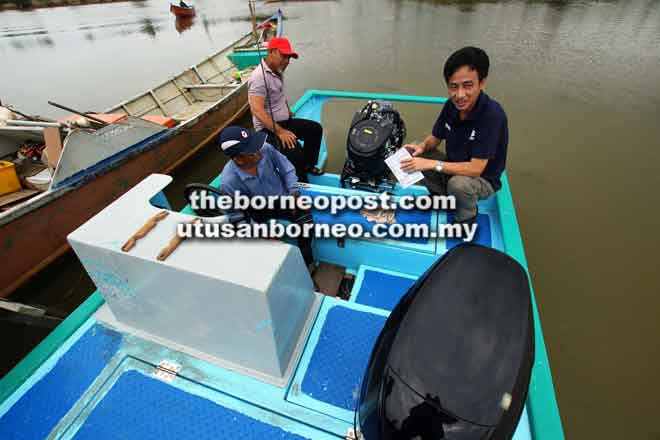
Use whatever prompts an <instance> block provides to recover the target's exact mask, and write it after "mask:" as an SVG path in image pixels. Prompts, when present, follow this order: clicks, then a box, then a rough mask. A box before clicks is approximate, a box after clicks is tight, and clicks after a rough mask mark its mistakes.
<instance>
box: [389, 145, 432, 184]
mask: <svg viewBox="0 0 660 440" xmlns="http://www.w3.org/2000/svg"><path fill="white" fill-rule="evenodd" d="M407 157H412V156H411V155H410V152H409V151H408V150H406V149H405V148H404V147H401V148H399V149H398V150H397V151H396V152H395V153H394V154H393V155H391V156H390V157H388V158H387V159H385V164H387V166H388V167H390V169H391V170H392V172H393V173H394V177H396V180H398V181H399V183H400V184H401V186H402V187H403V188H408V187H409V186H410V185H414V184H415V183H417V182H419V181H420V180H422V179H423V178H424V175H423V174H422V172H421V171H413V172H412V173H406V172H405V171H403V170H402V169H401V161H402V160H403V159H405V158H407Z"/></svg>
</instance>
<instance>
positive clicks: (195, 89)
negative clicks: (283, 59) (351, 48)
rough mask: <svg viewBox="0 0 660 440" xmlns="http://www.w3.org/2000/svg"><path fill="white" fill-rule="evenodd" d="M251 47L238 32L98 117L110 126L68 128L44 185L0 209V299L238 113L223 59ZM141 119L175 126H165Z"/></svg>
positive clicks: (241, 90)
mask: <svg viewBox="0 0 660 440" xmlns="http://www.w3.org/2000/svg"><path fill="white" fill-rule="evenodd" d="M254 43H255V41H254V37H253V35H252V33H249V34H246V35H245V36H243V37H241V38H239V39H238V40H237V41H235V42H233V43H232V44H230V45H228V46H227V47H226V48H224V49H222V50H220V51H218V52H217V53H215V54H213V55H211V56H209V57H208V58H206V59H205V60H203V61H202V62H200V63H198V64H196V65H195V66H193V67H191V68H190V69H187V70H185V71H184V72H182V73H180V74H179V75H177V76H175V77H174V78H171V79H169V80H167V81H165V82H163V83H161V84H158V85H157V86H155V87H153V88H151V89H149V90H147V91H145V92H144V93H141V94H139V95H138V96H136V97H134V98H131V99H129V100H126V101H124V102H121V103H120V104H118V105H116V106H113V107H111V108H109V109H108V110H106V111H105V112H104V114H105V115H114V116H112V118H111V120H117V122H113V123H111V124H109V125H107V126H105V127H103V128H101V129H98V130H92V131H90V130H88V129H75V130H72V131H71V132H70V133H69V134H68V135H67V137H66V138H65V139H64V140H63V141H62V144H63V150H62V156H61V157H60V160H59V162H58V164H57V167H56V169H55V170H54V172H53V176H52V182H51V184H50V187H49V188H48V189H47V190H46V191H43V192H41V193H39V194H38V195H36V196H34V197H32V198H30V199H28V200H25V201H22V202H21V203H18V204H16V205H14V206H12V207H11V209H9V210H6V211H4V212H0V261H2V262H3V269H2V271H0V297H6V296H8V295H9V294H10V293H11V292H12V291H14V290H15V289H16V288H17V287H19V286H20V285H21V284H23V283H24V282H25V281H27V280H28V279H29V278H30V277H32V276H33V275H34V274H36V273H37V272H39V271H40V270H41V269H43V268H44V267H45V266H47V265H48V264H50V263H51V262H52V261H53V260H54V259H56V258H57V257H58V256H60V255H62V254H63V253H65V252H66V251H67V250H68V249H69V245H68V244H67V242H66V235H67V234H69V233H70V232H71V231H73V230H74V229H76V228H77V227H78V226H80V225H81V224H82V223H84V222H85V221H87V220H88V219H89V218H91V217H92V216H93V215H94V214H96V213H97V212H99V211H100V210H101V209H102V208H103V207H105V206H107V205H108V204H109V203H111V202H112V201H113V200H115V199H116V198H117V197H119V196H120V195H122V194H123V193H125V192H126V191H127V190H128V189H130V188H131V187H133V186H134V185H135V184H137V183H138V182H139V181H140V180H142V179H143V178H144V177H145V176H148V175H149V174H151V173H155V172H159V173H169V172H171V171H172V170H174V169H176V168H177V167H178V166H179V165H181V164H182V163H183V162H185V161H186V160H187V159H188V158H190V157H191V156H192V155H194V154H195V153H196V152H197V151H199V150H200V149H201V148H202V147H203V146H204V145H206V144H207V143H208V142H209V141H211V140H212V139H214V138H215V136H216V135H217V134H218V133H219V132H220V130H222V128H223V127H225V126H226V125H228V124H230V123H231V122H232V121H234V120H235V119H237V118H238V117H240V116H241V115H242V114H244V113H245V112H246V111H247V109H248V105H247V84H246V81H245V80H246V78H247V75H248V74H249V71H240V70H238V69H237V68H236V67H235V66H234V65H233V64H232V63H231V61H229V59H228V58H227V55H228V54H231V53H232V52H233V50H234V48H235V47H242V46H245V45H249V44H254ZM122 118H123V120H122ZM144 118H151V119H152V120H153V119H163V118H164V119H167V120H170V121H172V120H173V121H174V123H175V124H176V125H175V126H174V127H172V128H166V127H163V126H160V125H157V124H154V123H152V122H150V121H147V120H144ZM2 129H6V130H5V131H7V130H9V128H6V127H0V130H2ZM13 133H14V132H13V131H12V134H13ZM0 138H2V133H0ZM17 148H18V145H16V146H15V147H14V151H15V150H16V149H17ZM3 153H4V154H6V153H7V150H6V149H5V150H4V151H3Z"/></svg>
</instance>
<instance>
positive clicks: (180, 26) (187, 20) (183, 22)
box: [174, 17, 206, 34]
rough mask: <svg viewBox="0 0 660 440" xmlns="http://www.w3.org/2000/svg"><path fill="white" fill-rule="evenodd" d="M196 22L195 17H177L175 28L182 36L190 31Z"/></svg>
mask: <svg viewBox="0 0 660 440" xmlns="http://www.w3.org/2000/svg"><path fill="white" fill-rule="evenodd" d="M194 21H195V17H176V19H175V20H174V28H175V29H176V31H177V32H178V33H180V34H181V33H183V32H185V31H187V30H188V29H190V27H191V26H192V25H193V23H194ZM203 21H204V20H203ZM204 27H206V26H204Z"/></svg>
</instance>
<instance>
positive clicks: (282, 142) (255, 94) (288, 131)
mask: <svg viewBox="0 0 660 440" xmlns="http://www.w3.org/2000/svg"><path fill="white" fill-rule="evenodd" d="M291 58H296V59H297V58H298V54H297V53H296V52H294V51H293V49H292V48H291V43H289V40H287V39H286V38H283V37H275V38H273V39H271V40H270V41H269V42H268V55H266V57H265V58H264V59H263V60H262V61H261V65H260V66H257V68H256V69H254V71H253V72H252V74H251V75H250V78H249V79H248V103H249V104H250V110H251V111H252V122H253V124H254V128H255V130H257V131H263V132H264V133H266V134H267V135H268V142H269V143H270V144H272V145H275V146H276V147H277V148H278V149H279V150H280V151H281V152H282V153H283V154H284V155H285V156H286V157H287V158H288V159H289V161H290V162H291V163H292V164H293V165H294V167H295V168H296V174H297V175H298V179H299V180H300V181H301V182H307V173H310V174H314V175H319V174H323V171H321V170H319V169H318V168H317V167H316V163H317V161H318V157H319V149H320V147H321V137H322V136H323V128H322V127H321V124H319V123H318V122H316V121H310V120H309V119H302V118H294V115H293V113H292V112H291V108H290V107H289V102H288V101H287V99H286V94H285V93H284V78H283V74H284V71H285V70H286V68H287V66H288V65H289V61H290V60H291ZM298 140H301V141H303V143H304V146H302V147H301V146H300V144H299V143H298Z"/></svg>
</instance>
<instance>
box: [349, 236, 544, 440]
mask: <svg viewBox="0 0 660 440" xmlns="http://www.w3.org/2000/svg"><path fill="white" fill-rule="evenodd" d="M533 359H534V325H533V315H532V306H531V294H530V290H529V281H528V278H527V274H526V272H525V270H524V269H523V268H522V266H520V264H518V263H517V262H516V261H515V260H513V259H512V258H510V257H509V256H507V255H505V254H503V253H501V252H499V251H496V250H494V249H491V248H486V247H483V246H477V245H471V244H464V245H461V246H457V247H455V248H454V249H452V250H450V251H449V252H447V254H446V255H445V256H444V257H443V258H442V259H440V260H439V261H438V262H436V263H435V264H434V265H433V266H432V267H431V268H430V269H429V270H427V271H426V273H425V274H424V275H423V276H422V277H420V279H419V280H418V281H417V282H416V283H415V284H414V285H413V286H412V287H411V288H410V290H409V291H408V292H407V294H406V295H405V296H404V297H403V298H402V299H401V301H400V302H399V304H398V305H397V307H396V308H395V309H394V311H393V312H392V314H391V315H390V317H389V318H388V320H387V322H386V324H385V327H384V328H383V330H382V332H381V334H380V336H379V339H378V341H377V342H376V345H375V347H374V349H373V351H372V354H371V359H370V362H369V367H368V369H367V372H366V374H365V377H364V380H363V385H362V392H361V396H360V402H359V409H358V411H359V414H358V416H359V423H360V428H361V431H362V433H363V435H364V438H365V439H366V440H390V439H411V440H412V439H422V440H431V439H433V440H436V439H453V440H467V439H474V440H477V439H479V440H482V439H497V440H500V439H510V438H511V437H512V436H513V433H514V431H515V428H516V427H517V425H518V420H519V418H520V415H521V413H522V409H523V406H524V403H525V399H526V396H527V390H528V388H529V381H530V377H531V370H532V365H533Z"/></svg>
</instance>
